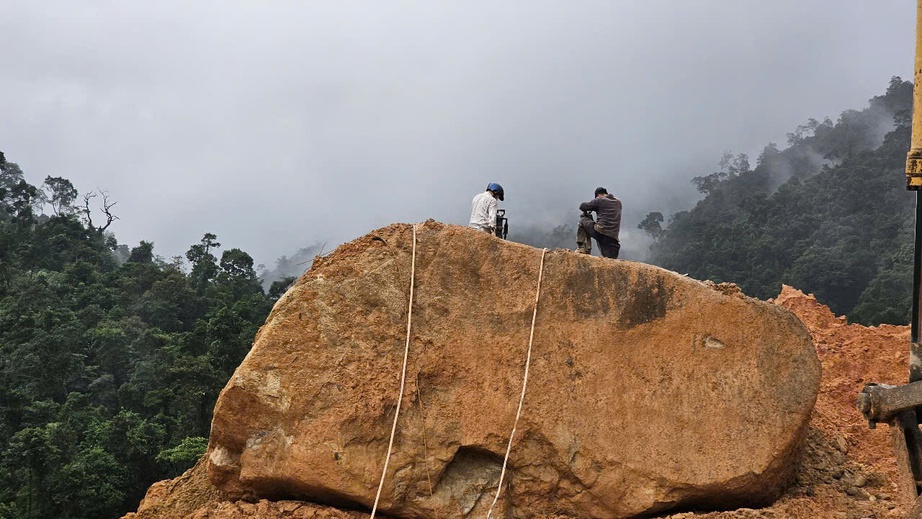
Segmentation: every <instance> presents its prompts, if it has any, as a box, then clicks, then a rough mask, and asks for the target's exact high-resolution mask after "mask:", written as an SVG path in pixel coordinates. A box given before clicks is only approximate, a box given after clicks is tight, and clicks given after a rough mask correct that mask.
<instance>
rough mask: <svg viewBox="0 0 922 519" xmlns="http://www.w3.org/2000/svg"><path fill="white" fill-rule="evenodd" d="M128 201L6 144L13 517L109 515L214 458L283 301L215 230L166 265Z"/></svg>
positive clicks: (0, 371) (0, 481) (2, 167)
mask: <svg viewBox="0 0 922 519" xmlns="http://www.w3.org/2000/svg"><path fill="white" fill-rule="evenodd" d="M117 207H118V206H117V205H115V204H114V202H113V201H112V200H111V199H110V198H109V196H108V195H107V194H106V193H84V194H81V193H78V192H77V190H76V189H75V188H74V186H73V185H72V184H71V182H69V181H68V180H67V179H64V178H60V177H48V178H46V179H45V182H44V183H43V184H42V185H41V186H33V185H30V184H29V183H28V182H26V180H25V179H24V177H23V173H22V171H21V170H20V168H19V167H18V166H17V165H16V164H14V163H12V162H8V161H7V160H6V158H5V157H4V155H3V154H2V153H0V517H2V518H17V519H19V518H33V517H36V518H37V517H42V518H52V517H54V518H58V517H68V518H93V519H98V518H106V517H118V516H119V515H120V514H122V513H123V512H126V511H129V510H133V509H135V508H136V507H137V504H138V501H139V499H140V498H141V497H142V496H143V493H144V491H145V490H146V489H147V487H148V486H149V485H150V484H151V483H153V482H155V481H157V480H160V479H164V478H167V477H172V476H175V475H178V474H179V473H181V472H182V471H183V470H185V469H186V468H188V467H190V466H191V465H192V464H193V463H194V461H195V460H196V459H197V458H198V457H199V456H200V455H201V453H202V452H204V449H205V445H206V441H207V440H206V438H207V436H208V432H209V426H210V420H211V413H212V409H213V407H214V403H215V400H216V398H217V394H218V392H219V391H220V389H221V388H222V387H223V386H224V384H225V383H226V382H227V380H228V378H229V376H230V375H231V373H232V372H233V370H234V369H235V368H236V366H237V365H238V364H239V363H240V361H241V360H242V359H243V357H244V355H245V354H246V353H247V351H248V350H249V348H250V344H251V342H252V340H253V336H254V335H255V333H256V330H257V329H258V327H259V326H260V325H261V324H262V323H263V322H264V320H265V317H266V315H267V313H268V311H269V309H270V307H271V304H272V300H273V298H277V297H278V295H279V293H280V292H281V291H282V290H284V288H285V287H284V286H282V285H281V284H277V285H275V286H273V287H272V289H271V290H270V291H269V292H270V294H269V295H267V294H266V293H264V290H263V288H262V287H261V286H260V282H259V280H258V279H257V277H256V274H255V273H254V269H253V259H252V258H251V257H250V256H249V255H248V254H247V253H246V252H244V251H242V250H240V249H234V248H231V249H226V250H224V251H223V252H220V254H219V248H220V244H219V243H218V242H217V237H216V236H214V235H213V234H205V235H204V237H203V238H202V240H201V242H200V243H197V244H194V245H192V246H191V247H190V248H189V251H188V252H187V253H186V259H187V260H188V265H189V267H187V268H184V267H183V265H184V263H185V261H184V260H182V258H176V259H174V260H173V261H172V262H170V263H166V262H164V261H162V260H160V259H158V258H156V257H155V256H154V253H153V245H152V244H151V243H147V242H141V243H140V244H139V245H138V246H137V247H134V248H132V249H130V250H129V249H128V248H127V247H125V246H119V245H118V244H117V241H116V239H115V237H114V235H112V234H111V233H110V232H108V230H107V228H108V227H109V225H110V224H112V223H113V222H114V221H115V220H116V219H117V212H116V209H117Z"/></svg>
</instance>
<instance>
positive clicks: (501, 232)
mask: <svg viewBox="0 0 922 519" xmlns="http://www.w3.org/2000/svg"><path fill="white" fill-rule="evenodd" d="M495 229H496V237H497V238H502V239H504V240H505V239H506V235H507V234H509V219H508V218H506V210H505V209H497V210H496V227H495Z"/></svg>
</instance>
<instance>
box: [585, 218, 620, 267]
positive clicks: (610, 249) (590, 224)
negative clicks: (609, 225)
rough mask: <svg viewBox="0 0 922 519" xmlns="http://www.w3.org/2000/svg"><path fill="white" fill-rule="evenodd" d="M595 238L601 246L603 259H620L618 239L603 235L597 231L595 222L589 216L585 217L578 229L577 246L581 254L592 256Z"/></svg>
mask: <svg viewBox="0 0 922 519" xmlns="http://www.w3.org/2000/svg"><path fill="white" fill-rule="evenodd" d="M591 238H595V241H596V243H598V244H599V252H601V253H602V257H603V258H611V259H618V252H620V251H621V242H620V241H618V239H617V238H612V237H611V236H608V235H607V234H602V233H600V232H598V231H596V230H595V221H593V219H592V218H591V217H589V216H583V217H581V218H580V219H579V225H578V226H577V227H576V245H577V250H578V251H579V252H584V253H586V254H590V253H591V252H592V240H591Z"/></svg>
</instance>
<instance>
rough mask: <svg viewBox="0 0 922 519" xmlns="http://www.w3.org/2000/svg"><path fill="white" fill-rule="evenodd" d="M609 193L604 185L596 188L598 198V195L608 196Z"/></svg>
mask: <svg viewBox="0 0 922 519" xmlns="http://www.w3.org/2000/svg"><path fill="white" fill-rule="evenodd" d="M607 194H608V190H607V189H605V188H604V187H597V188H595V196H596V198H598V197H600V196H606V195H607Z"/></svg>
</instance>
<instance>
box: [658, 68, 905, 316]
mask: <svg viewBox="0 0 922 519" xmlns="http://www.w3.org/2000/svg"><path fill="white" fill-rule="evenodd" d="M911 108H912V84H911V83H909V82H904V81H902V80H901V79H900V78H898V77H895V78H893V79H892V80H891V82H890V85H889V88H888V89H887V91H886V93H885V94H884V95H881V96H877V97H874V98H873V99H871V100H870V105H869V106H868V107H867V108H865V109H863V110H860V111H857V110H849V111H846V112H844V113H842V114H841V116H840V117H839V118H838V120H837V121H835V122H833V121H831V120H829V119H826V120H824V121H822V122H819V121H816V120H812V119H811V120H810V121H809V122H808V123H807V124H805V125H803V126H800V127H798V128H797V129H796V130H795V131H794V132H792V133H790V134H788V147H787V148H785V149H783V150H780V149H778V147H777V146H776V145H774V144H769V145H768V146H766V147H765V149H764V150H763V151H762V153H761V154H760V155H759V157H758V159H757V160H756V166H755V168H752V167H751V165H750V163H749V159H748V157H747V156H746V155H744V154H739V155H735V156H734V155H732V154H729V153H728V154H726V155H725V156H724V157H723V159H722V160H721V162H720V169H719V170H718V171H716V172H714V173H711V174H708V175H702V176H699V177H695V178H694V179H693V182H694V184H695V185H696V186H697V188H698V190H699V191H700V192H701V193H702V194H703V195H704V198H703V199H702V200H701V201H700V202H698V204H697V205H696V206H695V207H694V208H693V209H691V210H688V211H682V212H679V213H676V214H674V215H672V216H671V218H669V220H668V222H664V217H663V214H662V213H661V212H652V213H650V214H649V215H647V218H646V219H645V220H644V221H643V222H642V223H641V224H640V228H641V229H643V230H644V231H646V232H647V233H648V234H649V235H650V236H651V237H652V238H653V239H654V243H653V245H652V246H651V249H650V256H649V261H650V262H652V263H655V264H657V265H660V266H663V267H665V268H668V269H671V270H675V271H677V272H680V273H687V274H688V275H689V276H691V277H693V278H697V279H710V280H713V281H717V282H725V281H726V282H733V283H737V284H738V285H740V287H742V289H743V290H744V291H745V292H746V294H748V295H751V296H754V297H759V298H770V297H774V296H775V295H777V294H778V292H779V290H780V288H781V284H782V283H784V284H787V285H792V286H794V287H797V288H799V289H801V290H803V291H805V292H812V293H813V294H815V295H816V297H817V299H818V300H819V301H821V302H822V303H824V304H827V305H828V306H829V307H830V308H831V309H832V310H833V311H834V312H836V313H837V314H840V315H841V314H847V315H848V317H849V319H850V320H851V321H853V322H860V323H863V324H879V323H894V324H905V323H907V322H908V319H909V313H910V306H911V293H912V260H913V258H912V253H913V251H912V240H913V229H914V225H915V220H914V203H915V196H914V195H913V194H911V193H908V192H907V191H906V189H905V176H904V173H903V168H904V166H905V160H906V152H907V151H908V150H909V137H910V112H911ZM664 223H668V225H666V226H665V227H663V224H664Z"/></svg>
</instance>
